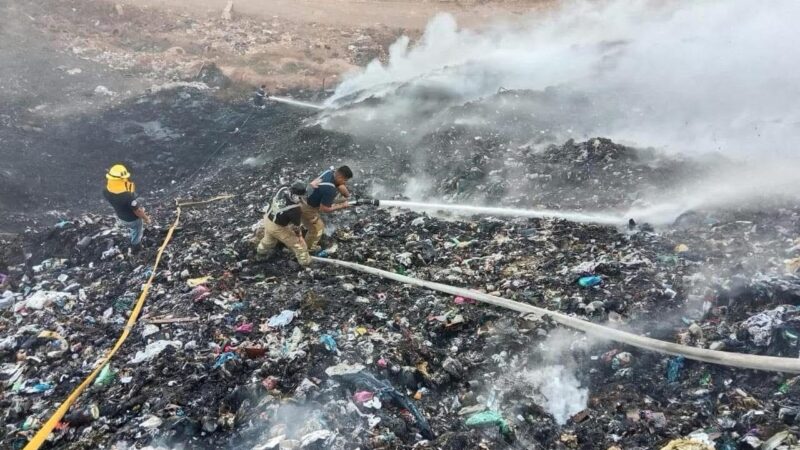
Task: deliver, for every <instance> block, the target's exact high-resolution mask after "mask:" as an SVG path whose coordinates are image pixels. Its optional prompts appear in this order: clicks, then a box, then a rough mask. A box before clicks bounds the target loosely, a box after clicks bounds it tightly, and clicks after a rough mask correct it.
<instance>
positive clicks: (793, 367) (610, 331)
mask: <svg viewBox="0 0 800 450" xmlns="http://www.w3.org/2000/svg"><path fill="white" fill-rule="evenodd" d="M312 259H313V260H314V261H316V262H319V263H322V264H329V265H334V266H340V267H345V268H348V269H352V270H355V271H359V272H364V273H368V274H370V275H377V276H379V277H383V278H386V279H389V280H394V281H398V282H400V283H405V284H409V285H412V286H417V287H421V288H425V289H430V290H433V291H438V292H444V293H446V294H451V295H459V296H462V297H465V298H470V299H473V300H477V301H480V302H483V303H486V304H489V305H493V306H498V307H501V308H505V309H508V310H511V311H517V312H520V313H529V314H534V315H536V316H539V317H542V316H548V317H550V318H551V319H552V320H553V321H554V322H556V323H559V324H561V325H564V326H566V327H569V328H573V329H575V330H579V331H582V332H584V333H586V334H589V335H592V336H595V337H598V338H600V339H609V340H612V341H615V342H619V343H622V344H628V345H631V346H633V347H638V348H641V349H644V350H650V351H654V352H657V353H663V354H667V355H674V356H683V357H685V358H688V359H693V360H696V361H702V362H706V363H711V364H719V365H723V366H730V367H738V368H742V369H756V370H766V371H774V372H789V373H800V359H798V358H781V357H776V356H761V355H747V354H742V353H731V352H723V351H719V350H708V349H704V348H697V347H690V346H687V345H680V344H675V343H673V342H666V341H661V340H658V339H653V338H649V337H645V336H639V335H637V334H633V333H629V332H627V331H622V330H617V329H615V328H611V327H608V326H604V325H600V324H596V323H593V322H589V321H586V320H582V319H578V318H576V317H571V316H568V315H566V314H562V313H559V312H555V311H550V310H548V309H544V308H539V307H536V306H533V305H528V304H525V303H520V302H517V301H514V300H509V299H506V298H502V297H497V296H494V295H489V294H484V293H482V292H478V291H473V290H471V289H464V288H459V287H455V286H449V285H446V284H441V283H436V282H432V281H425V280H420V279H418V278H413V277H409V276H405V275H399V274H396V273H393V272H388V271H386V270H381V269H376V268H374V267H369V266H364V265H361V264H356V263H352V262H347V261H341V260H337V259H327V258H318V257H313V258H312Z"/></svg>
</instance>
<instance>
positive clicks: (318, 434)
mask: <svg viewBox="0 0 800 450" xmlns="http://www.w3.org/2000/svg"><path fill="white" fill-rule="evenodd" d="M332 436H333V432H331V431H328V430H317V431H313V432H311V433H308V434H307V435H305V436H303V437H302V438H300V448H305V447H308V446H310V445H311V444H314V443H317V442H319V441H327V440H329V439H330V438H331V437H332Z"/></svg>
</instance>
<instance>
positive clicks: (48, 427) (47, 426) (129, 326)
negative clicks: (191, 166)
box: [23, 195, 233, 450]
mask: <svg viewBox="0 0 800 450" xmlns="http://www.w3.org/2000/svg"><path fill="white" fill-rule="evenodd" d="M232 197H233V195H220V196H217V197H214V198H210V199H207V200H201V201H192V202H180V201H176V212H175V220H174V221H173V222H172V225H171V226H170V227H169V229H168V230H167V235H166V236H165V237H164V240H163V241H162V243H161V246H160V247H159V248H158V253H156V260H155V262H154V263H153V268H152V270H151V271H150V277H149V278H148V279H147V282H145V284H144V286H143V287H142V291H141V293H140V294H139V298H138V299H137V300H136V303H135V304H134V305H133V309H132V310H131V315H130V316H129V317H128V322H127V323H126V324H125V327H124V328H123V329H122V334H120V336H119V338H117V342H116V343H114V346H113V347H112V348H111V350H109V351H108V353H106V355H105V356H104V357H103V358H102V359H101V360H100V361H99V363H98V364H97V365H96V366H95V369H94V370H93V371H92V372H91V373H89V375H88V376H87V377H86V378H85V379H84V380H83V382H81V384H79V385H78V386H77V387H76V388H75V389H73V391H72V392H71V393H70V394H69V396H68V397H67V398H66V400H64V401H63V402H62V403H61V405H59V406H58V408H57V409H56V410H55V412H54V413H53V415H52V416H50V418H49V419H47V422H45V423H44V425H42V427H41V428H39V430H38V431H37V432H36V434H35V435H34V436H33V437H32V438H31V440H30V441H28V443H27V444H26V445H25V448H24V449H23V450H36V449H38V448H39V447H41V446H42V445H43V444H44V442H45V441H46V440H47V437H48V436H50V433H51V432H52V431H53V429H54V428H55V427H56V425H58V423H59V422H60V421H61V419H62V418H63V417H64V415H65V414H66V413H67V411H68V410H69V408H70V407H71V406H72V405H73V404H74V403H75V402H76V401H77V400H78V397H80V395H81V394H82V393H83V391H85V390H86V388H87V387H89V385H90V384H91V383H92V381H94V379H95V378H97V375H98V374H100V371H102V370H103V368H104V367H105V366H106V364H108V363H109V362H111V358H113V357H114V355H116V353H117V351H118V350H119V349H120V347H122V344H124V343H125V341H126V340H127V339H128V335H129V334H130V332H131V330H133V327H134V326H135V325H136V321H137V320H138V318H139V314H140V313H141V312H142V308H143V307H144V302H145V300H147V295H148V293H149V292H150V287H151V286H152V285H153V280H154V279H155V278H156V275H157V274H158V266H159V264H160V263H161V257H162V255H163V254H164V250H165V249H166V248H167V246H168V245H169V243H170V241H171V240H172V235H173V234H174V233H175V229H176V228H177V227H178V224H179V223H180V218H181V207H191V206H197V205H204V204H206V203H211V202H215V201H219V200H226V199H229V198H232Z"/></svg>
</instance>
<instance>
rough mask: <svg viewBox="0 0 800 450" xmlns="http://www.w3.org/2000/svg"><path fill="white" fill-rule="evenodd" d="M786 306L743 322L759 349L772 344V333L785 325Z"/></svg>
mask: <svg viewBox="0 0 800 450" xmlns="http://www.w3.org/2000/svg"><path fill="white" fill-rule="evenodd" d="M785 312H786V307H785V306H779V307H777V308H775V309H771V310H769V311H764V312H762V313H759V314H756V315H755V316H752V317H750V318H749V319H747V320H745V321H744V322H742V327H744V328H745V329H746V330H747V332H748V333H750V338H751V339H752V340H753V343H754V344H756V345H757V346H759V347H766V346H768V345H769V344H770V343H772V332H773V330H775V328H777V327H778V326H780V325H781V324H782V323H783V314H784V313H785Z"/></svg>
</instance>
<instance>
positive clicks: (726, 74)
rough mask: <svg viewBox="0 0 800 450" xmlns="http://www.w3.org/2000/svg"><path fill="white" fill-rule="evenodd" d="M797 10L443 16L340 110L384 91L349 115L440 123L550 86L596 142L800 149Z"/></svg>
mask: <svg viewBox="0 0 800 450" xmlns="http://www.w3.org/2000/svg"><path fill="white" fill-rule="evenodd" d="M799 16H800V3H798V2H795V1H792V0H777V1H775V2H770V3H769V5H757V6H756V5H754V4H753V3H752V2H750V1H746V0H733V1H711V2H692V1H679V2H666V3H665V2H652V1H650V2H648V1H633V2H631V1H611V2H591V3H589V2H568V3H566V4H565V5H564V6H563V7H561V8H559V9H557V10H555V11H550V12H547V13H538V12H537V15H536V16H531V17H529V18H527V19H526V20H523V21H522V22H521V23H514V24H510V23H496V24H494V25H491V26H489V27H488V28H486V29H484V30H480V31H476V30H469V29H460V28H459V27H458V25H457V24H456V21H455V19H454V18H453V17H452V16H449V15H439V16H437V17H435V18H434V19H433V20H431V22H430V23H429V24H428V26H427V28H426V30H425V33H424V35H423V36H422V38H421V39H420V40H419V42H417V43H416V44H415V45H413V46H412V45H411V42H410V40H409V39H408V38H407V37H402V38H400V39H399V40H398V41H397V42H395V43H394V44H393V45H392V46H391V48H390V51H389V55H390V56H389V60H388V62H387V63H386V64H382V63H380V62H379V61H373V62H372V63H371V64H369V65H368V66H367V67H366V68H365V69H364V70H363V71H361V72H359V73H356V74H352V75H351V76H350V77H349V78H348V79H346V80H345V81H344V82H343V83H342V84H341V85H340V86H339V87H338V89H337V90H336V93H335V95H334V96H333V97H332V98H331V99H330V100H329V105H348V104H349V105H352V104H354V103H358V102H359V101H362V100H365V99H368V98H372V99H381V100H382V101H381V102H379V103H377V104H373V103H370V105H369V107H368V108H367V107H366V105H365V107H364V108H356V109H352V110H350V111H349V112H348V114H354V115H357V117H354V118H355V119H358V120H359V121H361V120H366V121H367V122H370V121H385V123H398V122H397V121H395V120H393V119H397V118H400V119H415V120H419V119H420V118H421V117H420V116H422V118H428V119H433V118H435V116H436V112H437V111H440V110H441V109H442V107H443V106H447V105H457V104H463V103H465V102H469V101H472V100H475V99H478V98H481V97H485V96H489V95H491V94H494V93H495V92H497V91H498V89H499V88H506V89H527V90H534V91H544V90H546V89H548V88H550V89H559V90H562V91H564V92H570V93H579V94H581V95H584V96H585V98H586V99H588V103H587V104H586V105H585V107H584V108H582V109H581V110H576V111H574V113H576V114H579V115H580V116H582V117H579V119H583V123H581V125H582V126H583V128H584V132H585V133H587V136H588V135H589V134H599V135H603V136H608V137H611V138H617V139H621V140H625V141H629V142H630V141H633V142H636V143H639V144H641V145H648V146H657V147H663V148H670V149H675V150H692V151H694V150H704V151H711V150H714V151H723V152H730V153H750V154H752V153H753V152H755V153H758V154H764V153H768V154H774V153H781V152H784V151H786V150H787V149H788V150H789V151H791V152H795V151H796V150H795V146H796V144H797V143H798V139H800V133H798V131H800V113H798V110H797V108H796V106H795V105H796V102H797V100H798V99H800V85H798V84H797V83H796V80H795V74H796V73H797V69H798V68H800V60H798V58H797V57H796V51H794V48H793V47H794V45H795V42H797V41H798V39H799V38H800V28H798V27H797V26H795V24H794V20H793V18H794V17H799ZM400 93H402V94H403V95H400ZM409 93H416V94H418V95H416V97H415V96H413V95H412V96H409V95H408V94H409ZM431 102H434V103H435V104H436V107H435V108H431V109H430V110H429V109H428V108H427V107H426V106H430V105H431ZM532 112H533V113H537V114H547V113H548V111H532ZM426 113H427V114H426ZM390 118H391V119H390ZM353 125H354V126H355V123H354V124H353Z"/></svg>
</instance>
